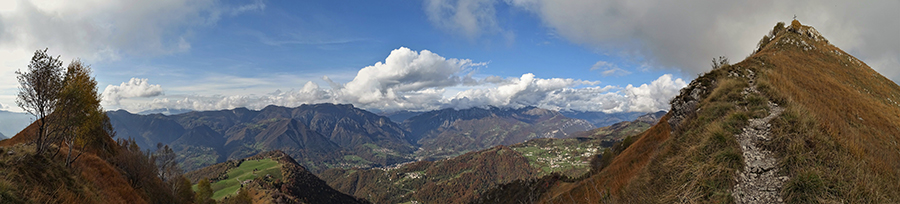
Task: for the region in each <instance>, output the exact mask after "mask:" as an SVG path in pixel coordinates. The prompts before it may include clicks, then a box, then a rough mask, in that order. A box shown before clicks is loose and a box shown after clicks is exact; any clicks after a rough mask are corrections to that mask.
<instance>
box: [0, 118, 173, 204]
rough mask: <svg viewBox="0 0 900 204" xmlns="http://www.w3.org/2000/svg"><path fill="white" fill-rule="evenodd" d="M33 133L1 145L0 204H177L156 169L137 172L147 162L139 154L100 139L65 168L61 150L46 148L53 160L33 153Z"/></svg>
mask: <svg viewBox="0 0 900 204" xmlns="http://www.w3.org/2000/svg"><path fill="white" fill-rule="evenodd" d="M37 129H38V127H37V124H36V123H32V124H31V125H29V126H28V127H26V128H25V129H24V130H22V131H21V132H19V133H18V134H16V135H15V136H14V137H12V138H10V139H6V140H3V141H0V152H3V154H0V203H181V201H180V200H178V199H179V198H176V197H175V196H174V195H172V192H171V189H169V188H168V186H167V185H166V183H164V181H162V180H161V179H160V178H158V177H156V173H155V166H152V167H149V169H153V170H151V171H146V169H147V166H141V165H148V163H142V161H141V160H140V159H141V158H143V159H146V157H143V156H144V154H143V152H137V153H134V152H129V151H130V149H128V148H127V145H125V146H120V145H117V143H116V142H114V141H113V140H112V138H111V137H110V136H109V135H102V137H99V138H100V140H99V141H97V142H99V143H98V144H97V145H95V146H92V147H93V148H89V149H85V151H84V152H83V154H81V156H80V157H78V158H77V159H76V160H74V162H73V163H72V164H71V166H69V167H67V166H65V165H64V164H65V158H66V155H67V154H66V153H65V152H67V151H68V147H66V146H62V147H60V146H58V145H51V146H50V150H48V151H49V152H57V153H54V154H50V153H44V154H36V153H35V145H33V144H31V143H30V142H31V141H32V140H33V139H34V138H35V135H36V133H37ZM73 153H75V154H78V153H80V151H79V150H73ZM132 156H134V157H132ZM143 161H146V160H143ZM132 167H136V168H132ZM137 169H145V170H144V171H141V170H137ZM141 172H145V173H146V172H149V173H148V174H140V173H141Z"/></svg>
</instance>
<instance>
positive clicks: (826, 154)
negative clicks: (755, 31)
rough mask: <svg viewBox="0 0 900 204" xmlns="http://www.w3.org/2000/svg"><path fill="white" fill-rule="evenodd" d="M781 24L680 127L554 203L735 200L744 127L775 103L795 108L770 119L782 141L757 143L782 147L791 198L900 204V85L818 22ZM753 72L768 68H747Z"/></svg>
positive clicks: (665, 127)
mask: <svg viewBox="0 0 900 204" xmlns="http://www.w3.org/2000/svg"><path fill="white" fill-rule="evenodd" d="M780 26H781V24H779V26H776V28H775V29H774V31H773V36H774V37H771V38H770V37H768V36H767V37H766V38H764V40H763V41H761V43H760V46H761V48H760V49H759V50H758V51H757V52H754V54H753V55H751V56H750V57H748V58H747V59H745V60H744V61H742V62H740V63H737V64H734V65H726V66H723V67H721V68H718V69H714V70H712V71H710V72H709V73H706V74H704V75H702V76H700V77H698V78H697V79H696V80H694V82H692V83H691V88H690V89H686V91H685V92H682V95H680V96H679V98H676V100H679V99H680V98H683V97H688V95H695V93H700V94H699V95H697V96H693V97H699V98H698V100H699V101H698V104H697V106H696V107H691V106H689V105H686V106H684V107H687V108H686V110H691V111H689V112H688V113H686V114H685V115H678V117H683V119H684V120H683V122H682V123H679V124H677V125H676V126H675V127H674V130H670V129H669V126H670V125H669V124H666V123H667V122H665V121H667V120H670V119H672V117H675V116H673V114H672V113H670V114H668V115H667V116H666V117H664V118H663V121H661V122H660V124H657V125H655V126H654V127H652V128H651V129H650V130H649V131H647V132H644V133H643V134H641V135H640V136H639V139H637V141H635V142H634V143H633V144H631V146H629V147H628V148H627V149H625V150H624V151H622V152H621V153H620V154H618V155H616V156H615V157H614V158H613V159H612V162H610V165H609V166H607V167H605V168H603V170H602V171H601V172H600V173H598V174H597V175H594V176H592V177H590V178H588V179H585V180H581V181H576V182H571V183H568V182H556V183H555V185H553V187H551V188H550V189H549V190H547V193H543V194H542V195H541V197H542V198H543V200H544V201H545V202H548V203H573V202H592V203H596V202H613V203H676V202H677V203H731V202H734V201H733V200H732V196H731V193H732V192H731V191H732V188H733V187H734V185H735V183H736V182H735V180H734V176H735V172H736V171H737V170H740V169H742V166H743V161H742V156H741V151H740V148H739V146H738V145H737V144H736V141H735V138H734V137H733V135H734V134H736V133H739V132H741V128H742V127H744V126H745V125H746V123H747V121H748V119H749V118H759V117H762V116H764V115H766V114H768V113H767V112H768V110H767V107H766V106H765V105H764V104H765V103H766V102H767V101H772V102H775V103H777V104H778V105H779V106H781V107H784V108H785V111H784V112H783V113H782V114H781V115H779V116H778V117H776V118H775V119H773V120H772V121H771V122H770V124H771V135H770V138H771V140H769V141H761V142H759V143H758V144H756V145H757V146H761V147H762V148H764V149H766V150H769V151H771V152H773V153H774V154H775V155H774V157H775V159H776V160H777V165H778V167H779V171H778V172H777V173H776V175H778V176H786V177H788V178H789V180H788V181H787V182H786V183H785V184H784V186H783V188H782V189H780V192H779V194H780V195H781V196H782V199H784V200H785V201H786V202H788V203H898V202H900V185H897V184H898V183H900V171H898V169H900V143H898V141H900V128H898V127H900V104H898V103H897V102H896V101H898V100H900V86H897V84H896V83H894V82H892V81H890V80H888V79H887V78H884V77H883V76H881V75H880V74H878V73H877V72H875V71H874V70H872V69H871V68H869V67H868V66H867V65H865V64H864V63H862V62H861V61H859V60H858V59H856V58H854V57H852V56H850V55H848V54H847V53H845V52H843V51H841V50H840V49H838V48H836V47H834V46H833V45H831V44H828V41H827V40H825V39H824V38H822V37H821V36H818V33H816V32H815V31H814V30H813V29H812V28H811V27H808V26H802V25H800V24H799V23H798V22H795V23H794V25H792V26H791V27H790V28H783V27H780ZM751 72H752V73H756V76H757V77H755V78H754V77H745V76H752V74H750V73H751ZM748 74H750V75H748ZM749 80H756V81H755V83H756V86H755V87H756V89H757V90H759V92H760V93H759V94H756V93H753V92H747V91H745V90H746V89H745V88H747V87H748V84H751V83H750V81H749ZM695 85H697V86H695ZM698 90H702V91H699V92H695V91H698ZM685 104H687V103H685ZM693 110H696V112H694V111H693ZM604 159H606V158H604ZM510 187H516V186H510ZM538 190H542V189H538ZM542 191H543V190H542ZM542 191H535V192H542ZM494 195H496V196H499V197H504V196H507V195H505V194H503V193H495V194H494ZM575 198H578V200H575Z"/></svg>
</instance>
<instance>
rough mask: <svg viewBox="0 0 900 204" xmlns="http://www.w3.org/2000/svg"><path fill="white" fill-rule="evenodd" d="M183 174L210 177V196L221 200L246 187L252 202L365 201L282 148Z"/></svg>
mask: <svg viewBox="0 0 900 204" xmlns="http://www.w3.org/2000/svg"><path fill="white" fill-rule="evenodd" d="M186 177H188V179H189V180H190V181H191V183H197V182H198V181H200V180H201V179H204V178H207V179H209V180H210V181H211V182H212V183H211V184H212V185H211V186H212V189H213V191H214V194H213V199H216V200H220V201H222V200H226V201H227V199H229V198H231V197H234V196H235V194H236V193H237V192H238V191H240V190H245V191H248V192H249V194H250V195H251V196H250V197H251V199H252V202H253V203H368V202H366V201H365V200H362V199H357V198H354V197H352V196H349V195H346V194H342V193H341V192H338V191H336V190H334V189H332V188H331V187H329V186H328V185H326V184H325V182H324V181H322V180H321V179H319V178H318V177H316V176H315V175H313V174H312V173H311V172H309V171H308V170H307V169H306V168H304V167H303V166H301V165H300V164H298V163H297V162H296V161H295V160H294V159H293V158H291V157H290V156H289V155H287V154H285V153H284V152H282V151H270V152H264V153H260V154H258V155H255V156H251V157H247V158H243V159H239V160H229V161H227V162H224V163H219V164H215V165H211V166H208V167H205V168H202V169H199V170H196V171H193V172H189V173H187V174H186ZM196 189H197V185H194V190H196Z"/></svg>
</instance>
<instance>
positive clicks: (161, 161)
mask: <svg viewBox="0 0 900 204" xmlns="http://www.w3.org/2000/svg"><path fill="white" fill-rule="evenodd" d="M176 158H177V155H175V151H174V150H172V148H170V147H169V145H163V144H162V143H157V144H156V153H155V154H153V159H154V160H155V161H156V167H157V169H158V172H157V174H158V175H157V176H159V178H160V179H162V180H163V182H165V183H166V184H167V185H168V186H169V188H170V189H171V190H172V194H174V195H177V194H178V191H179V190H181V189H180V188H182V187H183V185H181V183H182V182H181V180H180V178H182V177H183V175H184V172H183V171H182V170H181V167H180V166H179V165H178V161H176V160H175V159H176Z"/></svg>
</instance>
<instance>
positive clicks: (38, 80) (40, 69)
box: [16, 49, 63, 154]
mask: <svg viewBox="0 0 900 204" xmlns="http://www.w3.org/2000/svg"><path fill="white" fill-rule="evenodd" d="M16 75H18V76H17V77H16V78H17V79H18V80H19V94H18V97H17V98H16V105H18V106H19V107H21V108H22V109H24V110H25V111H27V112H28V113H30V114H31V115H34V116H35V117H36V119H37V122H38V135H37V138H35V140H34V143H35V145H36V153H37V154H42V153H44V151H45V150H46V149H47V147H48V146H49V142H47V141H46V139H47V135H49V134H48V133H47V130H48V129H47V128H46V127H47V124H48V122H50V121H49V119H48V116H49V115H50V114H51V113H53V111H54V109H55V108H56V107H57V106H56V103H57V102H58V101H59V97H58V96H59V91H60V89H61V88H62V86H63V83H62V61H60V60H59V56H57V57H56V58H53V57H52V56H50V55H48V54H47V49H44V50H37V51H35V52H34V56H33V57H31V63H29V64H28V70H26V71H25V72H22V71H21V70H18V71H16Z"/></svg>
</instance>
